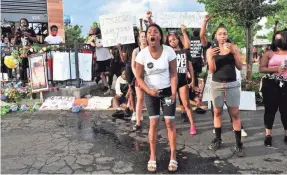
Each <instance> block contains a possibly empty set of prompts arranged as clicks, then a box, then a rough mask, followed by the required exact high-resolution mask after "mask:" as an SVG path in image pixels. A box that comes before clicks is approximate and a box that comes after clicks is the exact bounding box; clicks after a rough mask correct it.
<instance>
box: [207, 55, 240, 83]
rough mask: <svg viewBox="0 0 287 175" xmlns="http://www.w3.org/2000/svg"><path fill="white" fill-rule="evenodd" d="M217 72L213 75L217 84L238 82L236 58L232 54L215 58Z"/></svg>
mask: <svg viewBox="0 0 287 175" xmlns="http://www.w3.org/2000/svg"><path fill="white" fill-rule="evenodd" d="M214 59H215V65H216V71H215V72H214V73H213V75H212V80H213V81H215V82H233V81H236V71H235V58H234V55H233V54H232V53H229V54H227V55H217V56H215V57H214Z"/></svg>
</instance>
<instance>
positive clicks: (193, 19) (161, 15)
mask: <svg viewBox="0 0 287 175" xmlns="http://www.w3.org/2000/svg"><path fill="white" fill-rule="evenodd" d="M206 14H207V13H206V12H158V13H157V14H156V23H157V24H158V25H159V26H161V27H162V28H180V25H181V24H184V25H185V26H186V27H188V28H201V26H202V24H203V21H204V16H205V15H206Z"/></svg>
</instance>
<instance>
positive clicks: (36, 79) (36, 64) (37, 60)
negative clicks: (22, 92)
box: [29, 54, 49, 92]
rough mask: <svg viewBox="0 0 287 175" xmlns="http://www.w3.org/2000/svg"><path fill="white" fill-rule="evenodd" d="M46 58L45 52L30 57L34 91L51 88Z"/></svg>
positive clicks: (31, 80) (31, 81)
mask: <svg viewBox="0 0 287 175" xmlns="http://www.w3.org/2000/svg"><path fill="white" fill-rule="evenodd" d="M45 58H46V57H44V55H43V54H37V55H31V56H30V57H29V66H30V68H29V71H30V83H31V87H32V91H33V92H40V91H45V90H48V89H49V83H48V77H47V67H46V64H45Z"/></svg>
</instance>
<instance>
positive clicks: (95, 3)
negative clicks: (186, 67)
mask: <svg viewBox="0 0 287 175" xmlns="http://www.w3.org/2000/svg"><path fill="white" fill-rule="evenodd" d="M83 2H84V3H83ZM63 3H64V14H65V15H70V16H71V17H72V24H79V25H82V26H83V34H86V33H88V31H89V28H90V26H91V24H92V23H93V21H99V16H100V15H104V14H110V13H117V12H126V11H130V12H132V13H133V14H134V15H135V16H138V17H145V12H146V11H147V10H151V11H153V12H184V11H185V12H187V11H189V12H191V11H204V5H202V4H199V3H197V2H196V0H63Z"/></svg>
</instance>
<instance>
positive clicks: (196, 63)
mask: <svg viewBox="0 0 287 175" xmlns="http://www.w3.org/2000/svg"><path fill="white" fill-rule="evenodd" d="M202 65H203V61H202V58H193V59H192V67H193V70H194V73H195V74H196V73H201V72H202Z"/></svg>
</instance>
